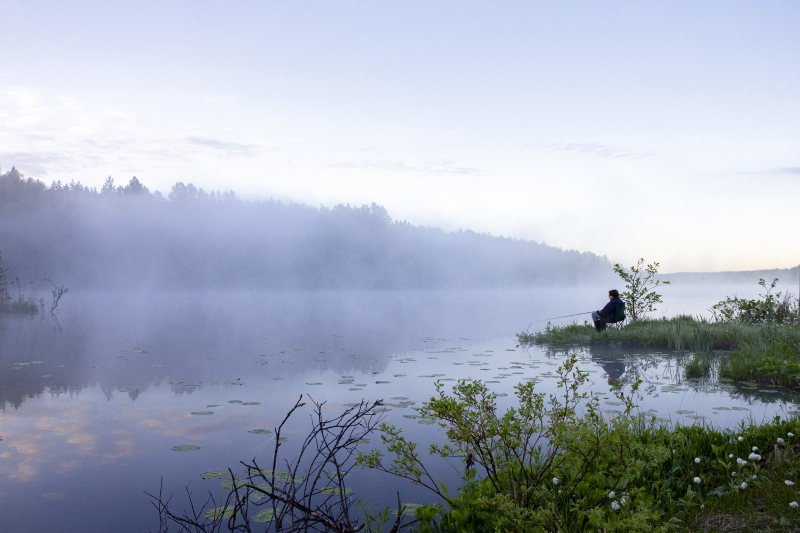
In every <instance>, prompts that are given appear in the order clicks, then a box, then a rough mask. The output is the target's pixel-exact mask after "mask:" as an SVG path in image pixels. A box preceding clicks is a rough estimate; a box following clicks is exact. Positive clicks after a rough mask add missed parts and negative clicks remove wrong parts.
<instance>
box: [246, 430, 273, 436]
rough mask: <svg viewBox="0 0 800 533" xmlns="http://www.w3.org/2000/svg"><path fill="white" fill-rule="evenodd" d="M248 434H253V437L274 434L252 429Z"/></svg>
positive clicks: (268, 431)
mask: <svg viewBox="0 0 800 533" xmlns="http://www.w3.org/2000/svg"><path fill="white" fill-rule="evenodd" d="M248 433H252V434H253V435H269V434H270V433H272V432H271V431H270V430H268V429H251V430H250V431H248Z"/></svg>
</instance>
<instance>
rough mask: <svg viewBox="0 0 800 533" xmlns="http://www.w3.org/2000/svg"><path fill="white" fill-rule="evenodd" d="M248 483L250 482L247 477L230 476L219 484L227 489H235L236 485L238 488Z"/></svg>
mask: <svg viewBox="0 0 800 533" xmlns="http://www.w3.org/2000/svg"><path fill="white" fill-rule="evenodd" d="M248 483H249V481H248V480H246V479H230V478H229V479H226V480H225V481H223V482H222V483H220V484H219V486H220V487H222V488H223V489H225V490H233V487H234V486H236V488H237V489H238V488H240V487H244V486H245V485H247V484H248Z"/></svg>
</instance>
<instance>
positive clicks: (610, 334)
mask: <svg viewBox="0 0 800 533" xmlns="http://www.w3.org/2000/svg"><path fill="white" fill-rule="evenodd" d="M517 338H518V340H519V342H520V343H521V344H548V345H576V344H578V345H587V346H591V345H610V346H621V347H649V348H658V349H666V350H689V351H692V352H695V353H696V354H701V356H699V357H698V356H695V357H693V358H692V359H691V360H690V361H689V364H688V365H687V368H686V370H687V377H699V376H700V375H702V374H704V373H706V372H707V369H708V366H710V365H713V364H716V365H719V370H720V376H722V377H728V378H732V379H735V380H741V381H753V382H756V383H761V384H771V385H780V386H784V387H789V388H798V387H800V326H798V325H790V324H783V325H777V324H751V323H746V322H709V321H706V320H695V319H693V318H692V317H687V316H682V317H676V318H672V319H656V320H647V319H645V320H639V321H637V322H633V323H630V324H627V325H625V326H622V327H609V328H608V329H607V330H605V331H604V332H603V333H598V332H597V331H596V330H595V328H594V327H593V326H592V325H591V324H588V323H586V324H570V325H566V326H550V325H548V326H547V327H546V328H545V329H544V330H543V331H540V332H534V333H528V332H523V333H520V334H518V335H517ZM709 354H711V355H709Z"/></svg>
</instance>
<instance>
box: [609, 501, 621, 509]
mask: <svg viewBox="0 0 800 533" xmlns="http://www.w3.org/2000/svg"><path fill="white" fill-rule="evenodd" d="M611 508H612V509H614V510H615V511H619V509H620V507H619V504H618V503H617V502H611Z"/></svg>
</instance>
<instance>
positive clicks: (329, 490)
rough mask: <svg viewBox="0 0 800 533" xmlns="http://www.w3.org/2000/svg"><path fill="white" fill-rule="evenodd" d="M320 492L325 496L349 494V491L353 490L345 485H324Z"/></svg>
mask: <svg viewBox="0 0 800 533" xmlns="http://www.w3.org/2000/svg"><path fill="white" fill-rule="evenodd" d="M320 492H321V493H322V494H325V495H326V496H330V495H336V496H340V495H344V494H349V493H351V492H353V489H351V488H347V487H345V488H344V489H340V488H339V487H325V488H324V489H322V490H321V491H320Z"/></svg>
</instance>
